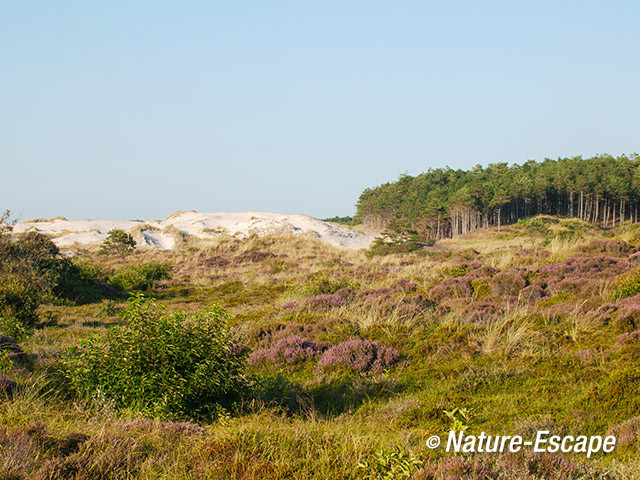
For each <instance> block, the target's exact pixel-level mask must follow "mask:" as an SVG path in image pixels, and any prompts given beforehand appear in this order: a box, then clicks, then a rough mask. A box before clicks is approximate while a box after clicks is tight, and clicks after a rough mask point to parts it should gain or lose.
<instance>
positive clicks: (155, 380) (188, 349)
mask: <svg viewBox="0 0 640 480" xmlns="http://www.w3.org/2000/svg"><path fill="white" fill-rule="evenodd" d="M227 315H228V314H227V312H226V311H225V310H224V309H222V308H220V307H217V306H212V307H210V308H208V309H206V310H203V311H201V312H199V313H196V314H187V313H184V312H176V313H173V314H167V313H166V312H165V311H164V309H163V308H161V307H160V306H159V305H157V304H156V303H154V302H152V301H149V300H146V299H145V298H144V297H143V296H141V295H138V296H136V297H133V298H132V299H131V300H130V303H129V305H128V306H127V308H126V310H125V311H124V312H123V314H122V318H123V320H125V321H126V324H125V325H123V326H117V327H113V328H112V329H110V330H108V331H107V333H106V335H105V336H103V337H94V338H92V339H89V340H87V341H84V342H83V343H81V344H80V345H79V346H78V347H76V348H73V349H71V350H70V351H69V352H68V353H67V354H66V355H65V356H64V357H63V359H62V365H61V367H62V371H63V373H64V375H65V376H66V378H67V379H68V380H69V383H70V386H71V388H72V389H73V390H74V391H75V392H76V393H77V395H79V396H80V397H82V398H86V399H91V398H93V399H98V400H99V399H104V400H106V401H108V402H112V403H113V404H114V405H115V407H116V408H130V409H133V410H135V411H139V412H143V413H149V414H152V415H158V416H162V417H200V416H201V417H209V416H212V415H215V414H217V413H218V412H219V411H220V410H221V407H224V408H226V407H229V406H231V405H232V403H233V402H234V401H235V400H236V399H238V398H239V394H240V392H241V390H242V388H243V385H244V377H243V374H242V372H243V368H244V357H242V356H239V355H234V354H233V353H232V352H231V348H232V345H233V344H232V342H231V339H230V337H229V332H228V328H227V324H226V318H227Z"/></svg>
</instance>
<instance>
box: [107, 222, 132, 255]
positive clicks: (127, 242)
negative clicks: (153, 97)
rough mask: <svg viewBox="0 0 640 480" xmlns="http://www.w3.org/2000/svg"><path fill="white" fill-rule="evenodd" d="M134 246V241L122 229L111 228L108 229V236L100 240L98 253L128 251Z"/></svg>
mask: <svg viewBox="0 0 640 480" xmlns="http://www.w3.org/2000/svg"><path fill="white" fill-rule="evenodd" d="M134 248H136V241H135V240H134V239H133V237H132V236H131V235H129V234H128V233H127V232H125V231H124V230H119V229H117V228H116V229H113V230H111V231H109V236H108V237H107V239H106V240H105V241H104V242H102V247H101V248H100V253H102V254H104V253H122V252H130V251H132V250H133V249H134Z"/></svg>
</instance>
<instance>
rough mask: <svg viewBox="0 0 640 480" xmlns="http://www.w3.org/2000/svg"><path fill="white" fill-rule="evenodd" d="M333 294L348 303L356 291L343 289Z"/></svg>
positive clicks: (349, 288) (348, 288)
mask: <svg viewBox="0 0 640 480" xmlns="http://www.w3.org/2000/svg"><path fill="white" fill-rule="evenodd" d="M335 294H336V295H338V296H340V297H342V298H344V299H345V301H349V300H351V299H353V298H354V297H355V296H356V291H355V290H354V289H353V288H351V287H344V288H341V289H340V290H338V291H336V293H335Z"/></svg>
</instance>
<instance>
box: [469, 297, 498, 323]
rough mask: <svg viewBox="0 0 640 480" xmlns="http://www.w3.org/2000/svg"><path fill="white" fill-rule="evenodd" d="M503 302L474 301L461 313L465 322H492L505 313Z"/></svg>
mask: <svg viewBox="0 0 640 480" xmlns="http://www.w3.org/2000/svg"><path fill="white" fill-rule="evenodd" d="M504 307H505V305H504V304H503V303H497V302H496V303H491V302H472V303H470V304H468V305H467V306H466V307H465V308H464V310H463V311H462V314H461V320H462V321H463V322H464V323H480V324H484V325H486V324H489V323H492V322H493V321H494V320H495V319H496V318H497V317H498V316H499V315H500V314H502V313H504Z"/></svg>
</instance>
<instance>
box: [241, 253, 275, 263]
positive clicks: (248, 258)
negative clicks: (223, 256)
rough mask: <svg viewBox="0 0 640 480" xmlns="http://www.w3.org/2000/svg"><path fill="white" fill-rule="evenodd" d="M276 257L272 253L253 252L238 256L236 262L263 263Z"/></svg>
mask: <svg viewBox="0 0 640 480" xmlns="http://www.w3.org/2000/svg"><path fill="white" fill-rule="evenodd" d="M275 257H276V256H275V255H274V254H273V253H271V252H262V251H260V250H252V251H250V252H245V253H242V254H240V255H238V256H237V257H236V258H235V259H234V260H235V261H236V262H240V263H245V262H263V261H265V260H268V259H271V258H275Z"/></svg>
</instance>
